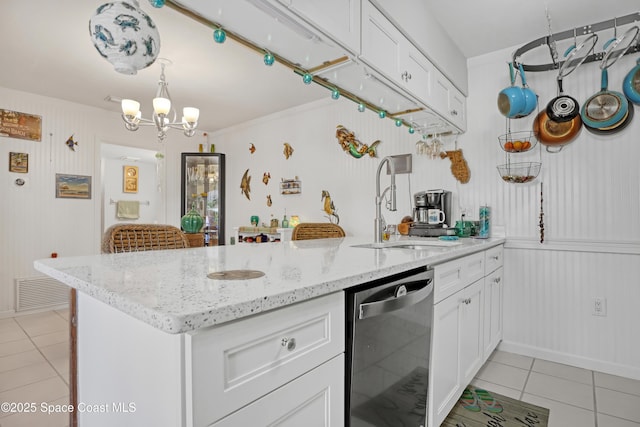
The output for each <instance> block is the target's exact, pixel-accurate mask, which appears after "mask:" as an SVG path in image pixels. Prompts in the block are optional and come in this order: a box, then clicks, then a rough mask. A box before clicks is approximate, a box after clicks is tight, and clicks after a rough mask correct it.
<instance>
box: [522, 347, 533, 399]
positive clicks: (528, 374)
mask: <svg viewBox="0 0 640 427" xmlns="http://www.w3.org/2000/svg"><path fill="white" fill-rule="evenodd" d="M535 361H536V359H535V357H532V358H531V364H530V365H529V370H528V372H527V378H525V379H524V384H523V385H522V391H521V392H520V399H518V400H522V398H523V397H524V390H525V389H526V388H527V383H528V382H529V377H530V376H531V372H532V370H533V364H534V363H535Z"/></svg>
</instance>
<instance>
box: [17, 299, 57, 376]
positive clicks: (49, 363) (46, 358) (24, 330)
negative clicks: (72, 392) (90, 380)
mask: <svg viewBox="0 0 640 427" xmlns="http://www.w3.org/2000/svg"><path fill="white" fill-rule="evenodd" d="M54 312H55V310H54ZM56 314H58V313H56ZM58 316H60V315H59V314H58ZM60 317H62V316H60ZM14 321H15V322H16V324H17V325H18V327H19V328H20V329H22V331H23V332H24V334H25V335H26V336H27V338H29V341H31V343H32V344H33V346H34V347H35V348H36V350H38V353H40V355H42V357H43V358H44V360H45V361H46V362H47V364H48V365H49V366H50V367H51V369H53V371H54V372H55V373H56V375H57V376H58V377H59V378H60V379H61V380H62V382H63V383H65V385H66V386H67V389H68V388H69V384H68V382H67V381H65V379H64V378H63V377H62V375H60V372H58V370H57V369H56V367H55V366H53V363H51V361H50V360H49V358H48V357H47V356H46V355H45V354H44V353H43V352H42V350H41V349H40V346H39V345H37V344H36V342H35V341H34V340H33V338H32V337H31V335H30V334H29V332H27V330H26V329H25V328H24V327H22V325H21V324H20V322H18V321H16V320H15V318H14ZM45 347H46V346H45Z"/></svg>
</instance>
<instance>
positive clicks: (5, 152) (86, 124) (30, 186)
mask: <svg viewBox="0 0 640 427" xmlns="http://www.w3.org/2000/svg"><path fill="white" fill-rule="evenodd" d="M0 108H3V109H7V110H15V111H20V112H23V113H29V114H36V115H39V116H41V117H42V140H41V141H40V142H38V141H28V140H21V139H15V138H8V137H0V158H2V159H4V160H3V163H4V166H3V167H2V168H0V176H1V177H2V180H1V182H0V188H1V194H2V196H3V203H1V204H0V219H1V221H0V236H1V239H0V259H1V260H2V261H1V264H0V316H6V315H11V314H12V313H13V312H14V304H15V292H14V291H15V289H14V288H15V283H14V280H15V279H16V278H32V277H39V276H41V273H39V272H37V271H35V269H34V268H33V261H34V260H36V259H40V258H47V257H49V256H50V255H51V253H52V252H56V253H57V254H58V256H60V257H64V256H75V255H85V254H92V253H99V252H100V239H101V236H102V228H101V220H102V218H101V209H102V206H103V201H102V197H103V189H102V182H101V178H102V174H101V159H100V146H101V144H103V143H107V144H115V145H122V146H123V147H127V146H128V147H136V148H145V149H150V150H162V151H164V153H165V156H166V161H165V166H164V170H165V171H166V172H163V173H166V174H167V176H169V177H174V178H173V179H168V180H167V182H166V186H164V187H163V190H164V192H165V193H166V194H165V195H160V196H157V195H155V194H150V195H149V197H145V195H144V194H143V193H142V192H141V193H139V194H138V197H139V198H140V199H149V198H151V200H154V198H157V197H162V198H164V197H166V199H167V200H171V201H173V205H170V206H175V208H174V209H170V208H167V212H164V211H162V212H159V213H157V214H156V215H155V216H154V217H153V218H154V220H158V221H159V222H165V221H166V222H167V223H171V224H174V225H179V224H180V207H179V202H178V200H179V196H180V179H179V177H180V152H181V151H197V147H198V143H201V142H203V140H202V137H200V136H198V137H194V138H191V139H188V138H186V137H184V136H183V135H182V134H181V133H180V132H175V133H174V134H172V135H171V136H170V137H169V139H168V143H167V145H166V146H159V145H158V142H157V140H156V138H155V132H154V131H153V130H152V129H141V130H140V131H138V132H135V133H133V132H129V131H127V130H126V129H125V128H124V126H123V124H122V119H121V118H120V115H119V114H118V113H116V112H110V111H107V110H101V109H97V108H93V107H87V106H84V105H79V104H75V103H71V102H67V101H63V100H59V99H54V98H49V97H44V96H40V95H35V94H30V93H26V92H20V91H15V90H10V89H6V88H2V87H0ZM72 134H73V135H74V139H75V140H76V141H78V145H77V146H76V147H75V151H71V150H70V149H69V148H68V147H67V146H66V145H65V141H66V140H67V138H68V137H69V136H71V135H72ZM10 152H20V153H27V154H29V171H28V173H26V174H22V173H11V172H9V169H8V163H9V153H10ZM124 154H126V153H124ZM56 173H63V174H73V175H89V176H91V177H92V189H91V191H92V198H91V199H90V200H75V199H57V198H56V197H55V175H56ZM104 173H105V174H106V175H107V176H108V175H109V174H112V175H113V176H114V177H115V178H114V179H115V180H117V181H120V180H121V179H122V178H121V177H122V168H121V166H117V167H109V168H106V170H105V172H104ZM153 173H155V171H154V172H153ZM17 178H22V179H24V180H25V181H26V183H25V185H24V186H22V187H19V186H17V185H15V183H14V182H15V180H16V179H17ZM141 190H143V191H144V188H141ZM117 195H118V194H115V195H114V193H113V192H110V194H109V195H107V201H106V202H107V203H108V197H109V196H111V197H116V196H117ZM125 197H126V196H125V195H124V193H122V198H125ZM161 205H163V204H161ZM141 209H143V210H144V209H145V207H142V208H141ZM162 209H164V208H162Z"/></svg>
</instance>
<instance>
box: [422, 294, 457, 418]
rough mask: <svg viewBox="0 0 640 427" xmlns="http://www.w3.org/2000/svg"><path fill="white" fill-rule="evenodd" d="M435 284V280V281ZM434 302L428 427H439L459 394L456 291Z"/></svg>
mask: <svg viewBox="0 0 640 427" xmlns="http://www.w3.org/2000/svg"><path fill="white" fill-rule="evenodd" d="M435 286H438V283H437V282H436V283H435ZM461 293H462V291H460V292H459V293H458V294H455V295H452V296H450V297H449V298H447V299H445V300H443V301H441V302H439V303H438V304H436V305H435V307H434V310H433V336H432V345H431V349H432V350H431V367H430V369H429V372H430V384H429V391H430V393H429V415H430V416H429V426H439V425H440V423H441V422H442V421H443V420H444V419H445V418H446V417H447V414H448V413H449V411H450V410H451V408H452V407H453V405H454V404H455V402H456V400H457V399H458V395H459V394H460V392H461V390H460V377H459V374H458V369H459V366H460V362H459V360H458V357H459V355H460V339H461V338H460V309H461V306H462V302H461V298H460V296H459V294H461Z"/></svg>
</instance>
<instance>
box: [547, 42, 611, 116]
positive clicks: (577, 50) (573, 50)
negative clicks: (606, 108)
mask: <svg viewBox="0 0 640 427" xmlns="http://www.w3.org/2000/svg"><path fill="white" fill-rule="evenodd" d="M597 41H598V35H597V34H591V35H590V36H589V37H587V38H586V39H585V40H584V41H583V42H582V43H580V44H579V45H576V44H574V45H573V46H571V47H570V48H569V49H567V51H566V52H565V53H564V56H565V58H566V59H565V61H564V62H563V63H562V66H561V67H560V71H559V72H558V96H556V97H555V98H553V99H552V100H551V101H549V103H548V104H547V115H548V116H549V118H550V119H551V120H553V121H556V122H568V121H569V120H572V119H573V118H574V117H576V116H577V115H579V114H580V104H578V101H576V99H575V98H572V97H571V96H569V95H567V94H565V93H564V91H563V88H562V79H563V78H565V77H566V76H568V75H569V74H571V72H573V70H575V69H576V68H578V67H579V66H580V65H581V64H582V63H583V62H584V61H585V59H587V57H588V56H589V55H590V54H591V52H593V49H594V47H595V45H596V42H597Z"/></svg>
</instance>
